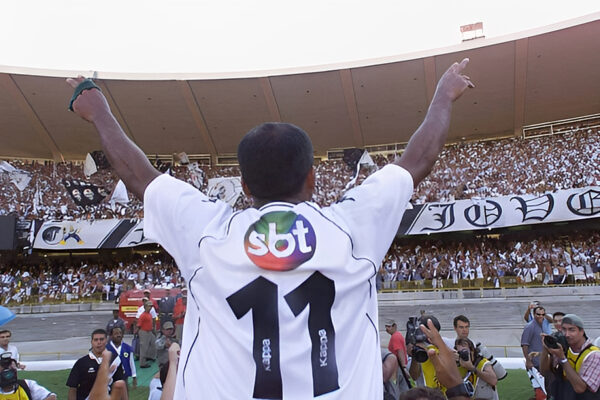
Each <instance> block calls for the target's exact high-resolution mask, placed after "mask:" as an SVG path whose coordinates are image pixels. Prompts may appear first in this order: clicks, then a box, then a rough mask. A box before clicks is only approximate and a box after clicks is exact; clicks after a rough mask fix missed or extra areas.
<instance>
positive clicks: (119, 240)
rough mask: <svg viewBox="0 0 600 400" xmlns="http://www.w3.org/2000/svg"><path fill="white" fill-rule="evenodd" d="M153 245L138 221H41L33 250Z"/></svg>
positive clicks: (140, 221)
mask: <svg viewBox="0 0 600 400" xmlns="http://www.w3.org/2000/svg"><path fill="white" fill-rule="evenodd" d="M148 243H152V242H150V241H148V240H147V239H146V237H145V236H144V223H143V221H142V220H138V219H105V220H95V221H91V222H90V221H76V222H75V221H49V222H44V223H43V225H42V227H41V228H40V229H39V230H38V232H37V234H36V235H35V240H34V242H33V247H34V248H35V249H44V250H77V249H114V248H118V247H134V246H139V245H142V244H148Z"/></svg>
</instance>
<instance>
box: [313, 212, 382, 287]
mask: <svg viewBox="0 0 600 400" xmlns="http://www.w3.org/2000/svg"><path fill="white" fill-rule="evenodd" d="M304 204H306V205H307V206H308V207H310V208H312V209H313V210H315V212H317V213H318V214H319V215H320V216H321V217H323V218H324V219H325V220H327V221H329V222H331V223H332V224H333V225H334V226H335V227H336V228H338V229H339V230H340V231H342V232H344V234H346V236H348V239H349V240H350V247H351V248H352V252H351V254H350V255H351V256H352V258H354V259H355V260H357V261H359V260H366V261H368V262H369V263H371V265H372V266H373V271H374V273H373V275H372V276H371V277H373V276H375V275H377V266H376V265H375V262H373V260H371V259H369V258H366V257H356V256H355V255H354V242H353V241H352V236H350V234H349V233H348V232H346V231H345V230H343V229H342V227H341V226H339V225H338V224H336V223H335V222H333V221H332V220H330V219H329V218H327V217H326V216H325V215H324V214H323V213H322V212H321V210H318V209H316V208H315V207H314V206H313V205H312V204H310V203H307V202H304ZM369 279H370V278H369ZM370 284H371V281H370V280H369V285H370ZM370 293H371V291H369V297H370Z"/></svg>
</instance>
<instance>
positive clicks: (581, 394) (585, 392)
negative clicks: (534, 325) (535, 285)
mask: <svg viewBox="0 0 600 400" xmlns="http://www.w3.org/2000/svg"><path fill="white" fill-rule="evenodd" d="M562 331H563V334H564V335H565V337H566V339H567V343H568V345H569V348H568V350H567V352H566V355H565V352H564V350H563V348H562V346H561V344H560V343H556V344H553V343H549V342H548V341H546V340H544V347H545V348H546V350H547V351H548V353H549V354H551V355H552V356H553V357H554V359H555V360H558V364H559V365H560V366H561V367H562V370H563V375H564V378H563V382H562V383H563V384H562V385H561V388H560V393H556V396H557V397H556V398H557V399H561V400H562V399H564V400H570V399H577V400H580V399H584V400H589V399H600V390H599V388H600V348H598V347H596V346H594V345H592V342H591V340H590V339H589V338H588V337H587V335H586V334H585V330H584V326H583V320H582V319H581V318H579V317H578V316H577V315H575V314H567V315H565V316H564V317H563V320H562ZM549 344H550V345H549Z"/></svg>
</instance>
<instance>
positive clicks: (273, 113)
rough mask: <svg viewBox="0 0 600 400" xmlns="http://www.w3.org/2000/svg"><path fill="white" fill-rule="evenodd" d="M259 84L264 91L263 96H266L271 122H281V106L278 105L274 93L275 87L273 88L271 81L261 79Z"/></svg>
mask: <svg viewBox="0 0 600 400" xmlns="http://www.w3.org/2000/svg"><path fill="white" fill-rule="evenodd" d="M259 82H260V87H261V88H262V91H263V96H265V102H266V103H267V108H268V109H269V116H270V117H271V121H273V122H281V114H280V113H279V106H278V105H277V100H276V99H275V94H274V93H273V86H271V79H269V78H260V79H259Z"/></svg>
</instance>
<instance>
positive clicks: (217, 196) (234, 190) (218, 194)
mask: <svg viewBox="0 0 600 400" xmlns="http://www.w3.org/2000/svg"><path fill="white" fill-rule="evenodd" d="M240 194H242V180H241V178H240V177H239V176H235V177H229V178H213V179H209V180H208V197H210V198H211V199H212V200H221V201H224V202H226V203H228V204H229V205H230V206H232V207H233V206H234V204H235V202H236V201H237V199H238V197H240Z"/></svg>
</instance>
